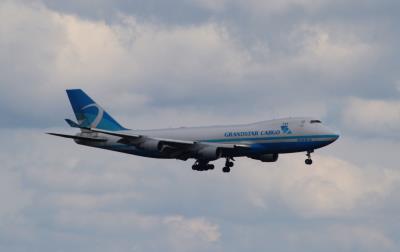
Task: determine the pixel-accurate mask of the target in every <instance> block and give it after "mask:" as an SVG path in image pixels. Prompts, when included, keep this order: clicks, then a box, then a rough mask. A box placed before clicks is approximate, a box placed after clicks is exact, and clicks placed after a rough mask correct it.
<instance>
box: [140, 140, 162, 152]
mask: <svg viewBox="0 0 400 252" xmlns="http://www.w3.org/2000/svg"><path fill="white" fill-rule="evenodd" d="M139 148H141V149H143V150H145V151H160V150H161V143H160V141H157V140H146V141H144V142H143V143H141V144H140V145H139Z"/></svg>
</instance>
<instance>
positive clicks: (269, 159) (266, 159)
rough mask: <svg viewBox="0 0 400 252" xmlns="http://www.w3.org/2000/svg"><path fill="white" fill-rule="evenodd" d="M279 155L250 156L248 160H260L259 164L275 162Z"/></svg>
mask: <svg viewBox="0 0 400 252" xmlns="http://www.w3.org/2000/svg"><path fill="white" fill-rule="evenodd" d="M278 157H279V155H278V154H277V153H275V154H264V155H260V156H252V157H250V158H252V159H256V160H260V161H261V162H276V161H277V160H278Z"/></svg>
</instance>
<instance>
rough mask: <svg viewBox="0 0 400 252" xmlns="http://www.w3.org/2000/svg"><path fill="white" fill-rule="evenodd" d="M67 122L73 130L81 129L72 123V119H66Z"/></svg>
mask: <svg viewBox="0 0 400 252" xmlns="http://www.w3.org/2000/svg"><path fill="white" fill-rule="evenodd" d="M65 121H66V122H67V123H68V125H69V126H71V128H80V126H79V124H77V123H76V122H74V121H72V120H71V119H65Z"/></svg>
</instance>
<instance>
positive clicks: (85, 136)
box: [47, 89, 339, 173]
mask: <svg viewBox="0 0 400 252" xmlns="http://www.w3.org/2000/svg"><path fill="white" fill-rule="evenodd" d="M66 92H67V95H68V98H69V101H70V103H71V106H72V109H73V111H74V113H75V117H76V119H77V122H74V121H73V120H71V119H65V121H66V122H67V123H68V124H69V126H70V127H73V128H77V129H80V133H77V134H76V135H67V134H59V133H47V134H50V135H53V136H58V137H64V138H70V139H73V140H74V141H75V142H76V143H77V144H80V145H85V146H90V147H95V148H101V149H106V150H111V151H117V152H122V153H127V154H132V155H137V156H142V157H149V158H160V159H178V160H183V161H186V160H188V159H194V160H195V163H194V164H193V166H192V169H193V170H196V171H207V170H213V169H214V165H213V164H211V163H210V162H212V161H215V160H218V159H220V158H223V159H225V160H226V162H225V166H224V167H223V169H222V171H223V172H224V173H228V172H230V171H231V168H232V167H233V166H234V163H233V161H235V158H237V157H248V158H252V159H256V160H259V161H261V162H276V161H277V160H278V157H279V155H280V154H285V153H294V152H306V156H307V159H306V160H305V163H306V164H307V165H311V164H312V163H313V161H312V159H311V153H313V152H314V150H316V149H319V148H322V147H324V146H327V145H329V144H331V143H333V142H335V141H336V140H337V139H338V138H339V134H338V133H335V132H334V131H332V130H331V129H329V128H328V127H326V126H325V125H324V124H323V123H322V122H321V121H320V120H319V119H315V118H310V117H295V118H282V119H274V120H268V121H261V122H256V123H250V124H240V125H224V126H208V127H182V128H169V129H158V130H131V129H127V128H125V127H123V126H122V125H121V124H119V123H118V122H117V121H116V120H115V119H114V118H112V117H111V115H110V114H108V113H107V112H106V111H105V110H104V109H103V108H102V107H101V106H100V105H99V104H97V103H96V102H95V101H93V100H92V99H91V98H90V97H89V96H88V95H87V94H86V93H85V92H84V91H83V90H81V89H69V90H66Z"/></svg>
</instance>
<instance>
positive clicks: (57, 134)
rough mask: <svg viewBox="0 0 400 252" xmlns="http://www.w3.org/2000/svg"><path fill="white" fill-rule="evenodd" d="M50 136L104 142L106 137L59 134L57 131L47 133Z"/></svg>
mask: <svg viewBox="0 0 400 252" xmlns="http://www.w3.org/2000/svg"><path fill="white" fill-rule="evenodd" d="M47 134H49V135H52V136H58V137H64V138H70V139H74V140H75V139H76V140H85V141H91V142H99V143H100V142H106V141H107V139H105V138H92V137H83V136H75V135H66V134H59V133H47Z"/></svg>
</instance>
